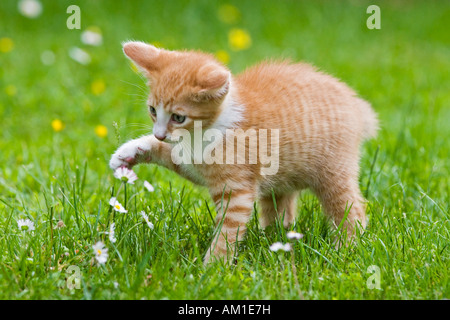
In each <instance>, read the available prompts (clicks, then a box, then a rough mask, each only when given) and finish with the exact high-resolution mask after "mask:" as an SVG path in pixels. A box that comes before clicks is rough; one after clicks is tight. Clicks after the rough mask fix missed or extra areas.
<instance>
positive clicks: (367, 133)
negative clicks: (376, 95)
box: [359, 99, 379, 140]
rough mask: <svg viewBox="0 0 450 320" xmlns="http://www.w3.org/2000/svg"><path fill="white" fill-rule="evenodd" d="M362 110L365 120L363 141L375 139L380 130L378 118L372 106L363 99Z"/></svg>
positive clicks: (360, 105)
mask: <svg viewBox="0 0 450 320" xmlns="http://www.w3.org/2000/svg"><path fill="white" fill-rule="evenodd" d="M360 102H361V103H360V104H359V107H360V110H361V115H362V120H363V133H362V134H363V139H364V140H366V139H370V138H374V137H375V136H376V135H377V131H378V129H379V123H378V118H377V115H376V113H375V111H373V109H372V106H371V105H370V104H369V103H368V102H367V101H364V100H362V99H360Z"/></svg>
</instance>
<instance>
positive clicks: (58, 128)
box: [52, 119, 64, 132]
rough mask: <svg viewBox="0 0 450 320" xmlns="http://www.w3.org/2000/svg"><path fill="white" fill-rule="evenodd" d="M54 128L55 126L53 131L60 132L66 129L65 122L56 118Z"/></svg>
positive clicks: (53, 123)
mask: <svg viewBox="0 0 450 320" xmlns="http://www.w3.org/2000/svg"><path fill="white" fill-rule="evenodd" d="M52 128H53V131H55V132H59V131H61V130H62V129H64V123H63V122H62V121H61V120H59V119H55V120H53V121H52Z"/></svg>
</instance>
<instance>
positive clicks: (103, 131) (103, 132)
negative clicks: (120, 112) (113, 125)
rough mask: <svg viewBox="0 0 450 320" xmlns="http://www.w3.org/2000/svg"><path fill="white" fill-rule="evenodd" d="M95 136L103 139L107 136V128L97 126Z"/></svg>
mask: <svg viewBox="0 0 450 320" xmlns="http://www.w3.org/2000/svg"><path fill="white" fill-rule="evenodd" d="M95 134H96V135H97V136H99V137H100V138H104V137H106V136H107V135H108V128H106V127H105V126H104V125H101V124H99V125H98V126H96V127H95Z"/></svg>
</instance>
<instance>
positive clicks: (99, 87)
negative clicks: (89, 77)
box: [91, 79, 106, 96]
mask: <svg viewBox="0 0 450 320" xmlns="http://www.w3.org/2000/svg"><path fill="white" fill-rule="evenodd" d="M105 89H106V85H105V82H104V81H103V80H101V79H99V80H95V81H94V82H92V83H91V91H92V93H93V94H95V95H96V96H99V95H101V94H102V93H103V92H104V91H105Z"/></svg>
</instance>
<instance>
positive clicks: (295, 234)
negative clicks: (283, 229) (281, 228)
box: [286, 231, 303, 240]
mask: <svg viewBox="0 0 450 320" xmlns="http://www.w3.org/2000/svg"><path fill="white" fill-rule="evenodd" d="M286 237H287V238H288V239H289V240H292V239H294V240H300V239H301V238H303V234H301V233H298V232H295V231H289V232H288V233H286Z"/></svg>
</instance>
